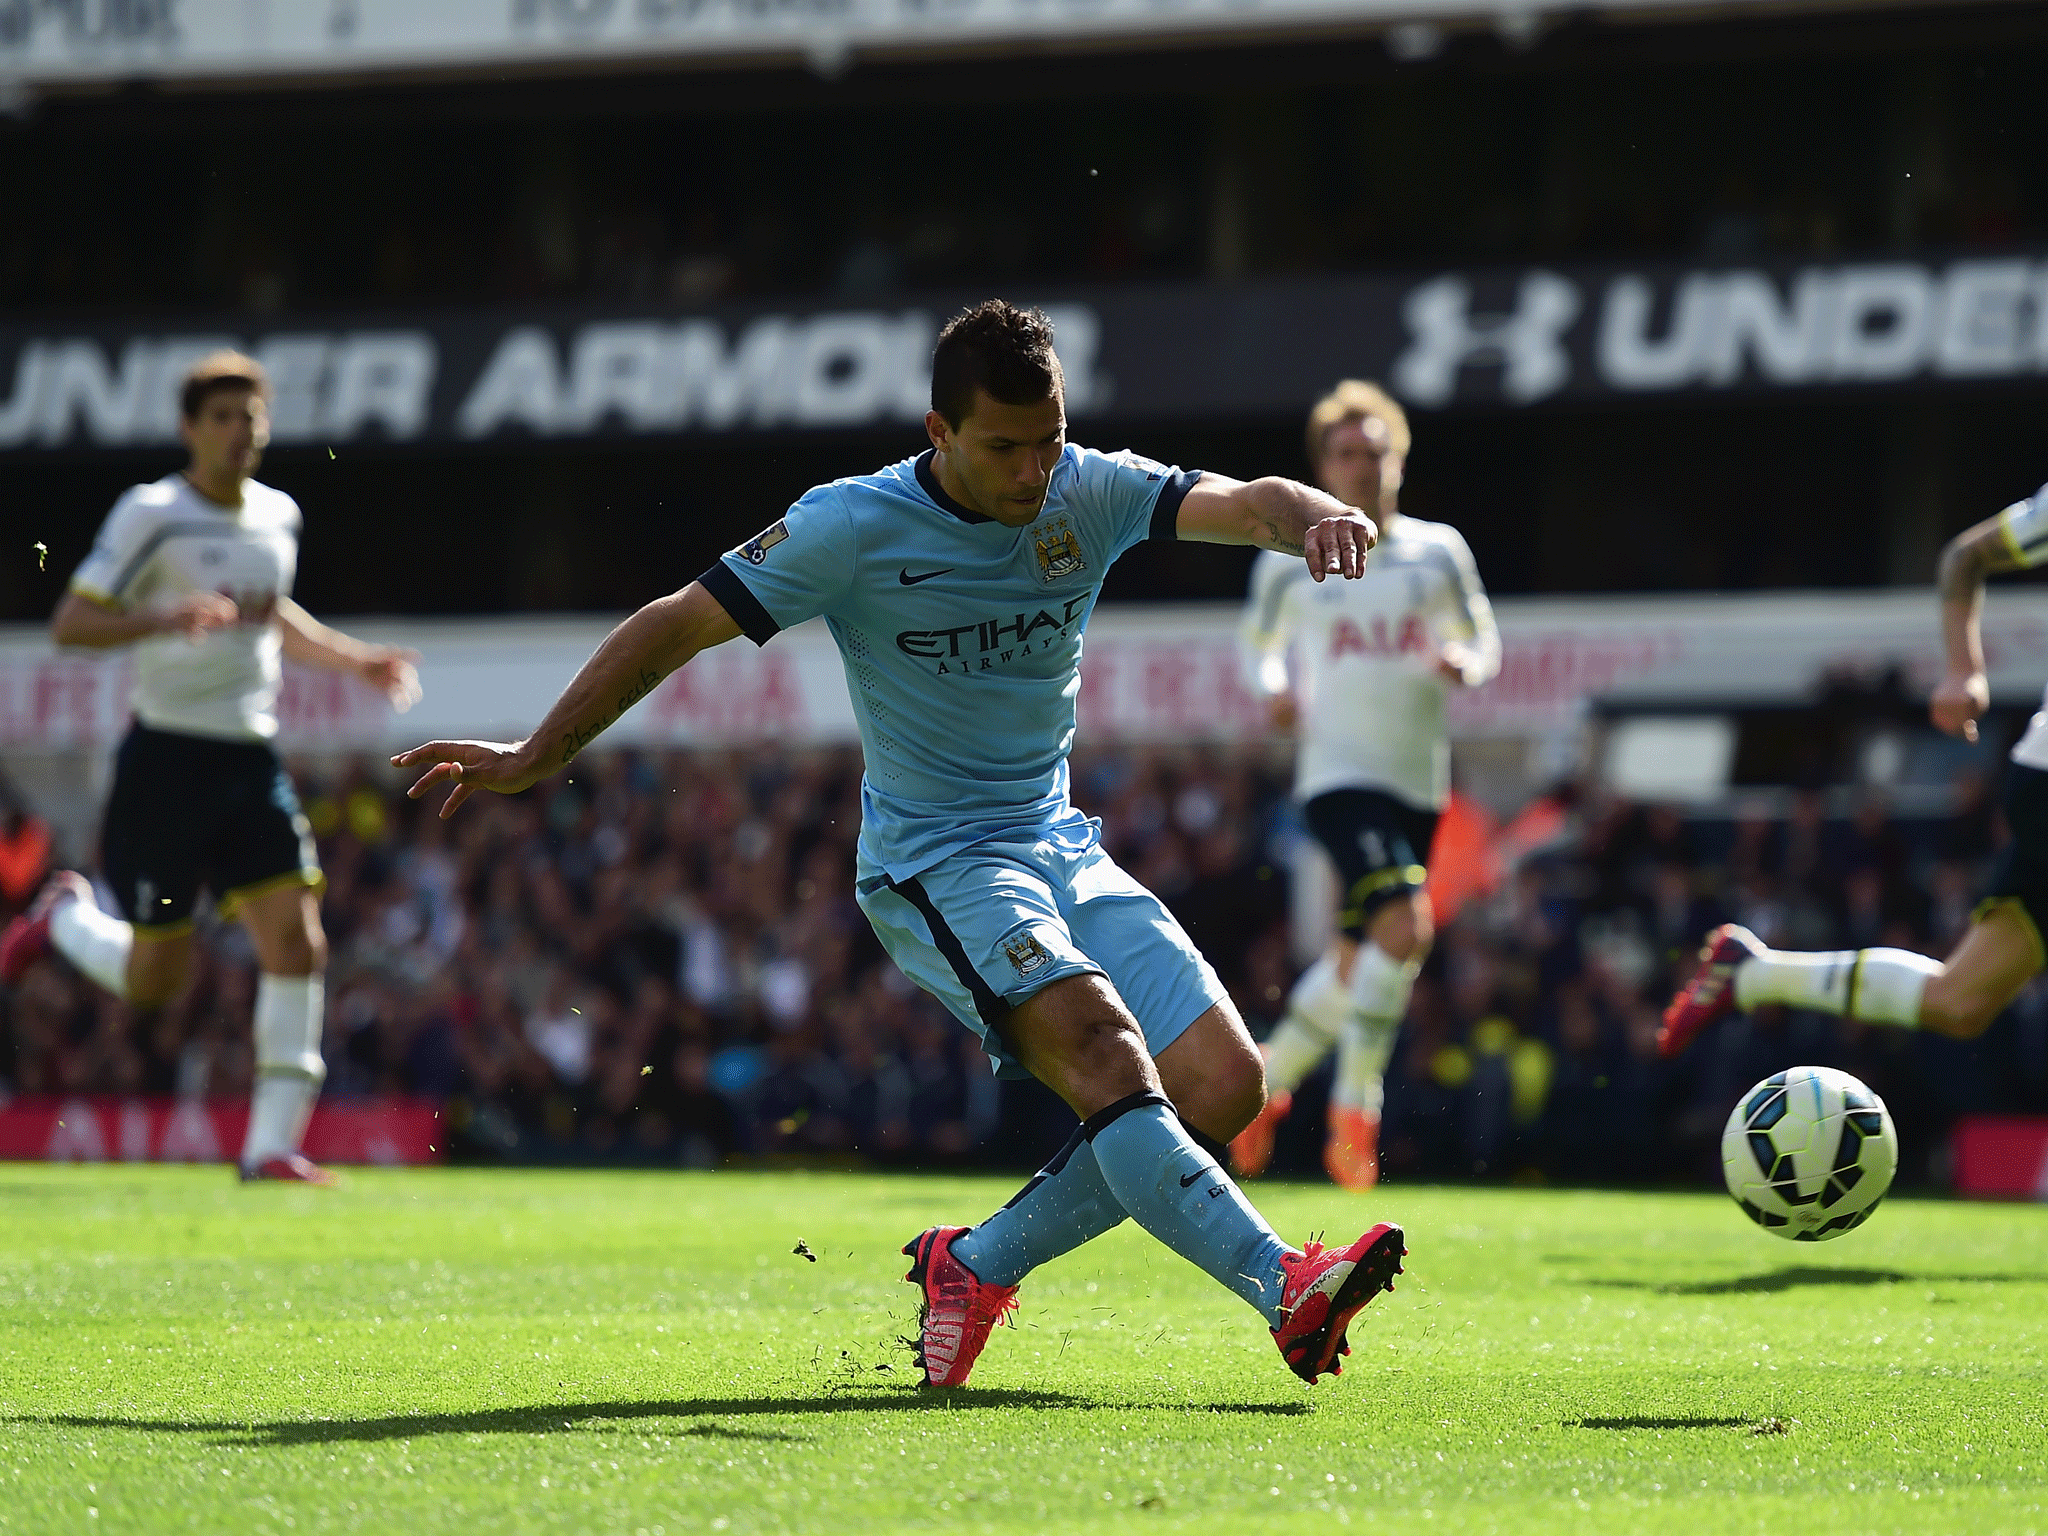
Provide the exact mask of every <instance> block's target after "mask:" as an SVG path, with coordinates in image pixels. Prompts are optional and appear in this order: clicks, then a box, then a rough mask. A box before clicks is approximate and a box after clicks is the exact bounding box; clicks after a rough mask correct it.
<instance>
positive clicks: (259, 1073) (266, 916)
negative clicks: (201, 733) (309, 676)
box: [210, 745, 332, 1183]
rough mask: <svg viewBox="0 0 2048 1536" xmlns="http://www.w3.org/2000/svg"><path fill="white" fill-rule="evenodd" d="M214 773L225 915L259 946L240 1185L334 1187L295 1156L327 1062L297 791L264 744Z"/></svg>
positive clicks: (322, 989)
mask: <svg viewBox="0 0 2048 1536" xmlns="http://www.w3.org/2000/svg"><path fill="white" fill-rule="evenodd" d="M232 750H233V753H234V754H235V756H234V758H233V760H232V761H231V762H230V761H227V760H225V759H224V761H223V766H222V768H221V769H220V773H221V777H222V780H223V783H224V785H225V786H226V787H227V790H228V792H229V814H228V816H227V817H226V820H225V826H224V829H223V831H222V833H221V835H220V837H219V839H218V840H217V842H216V844H215V846H214V848H213V850H212V859H211V861H210V862H211V863H212V866H213V871H212V873H213V879H214V884H215V888H216V889H217V890H220V891H221V892H222V895H221V897H220V911H221V915H222V916H223V917H226V918H230V919H234V920H238V921H239V922H240V923H241V924H242V926H243V927H244V928H245V929H246V930H247V931H248V934H249V940H250V943H251V944H252V945H253V946H254V948H255V950H256V968H257V973H258V974H257V978H256V1018H255V1037H256V1087H255V1091H254V1092H253V1093H252V1094H251V1096H250V1102H249V1129H248V1132H247V1134H246V1135H245V1136H244V1138H243V1141H242V1155H241V1159H240V1161H241V1169H242V1177H243V1178H245V1179H255V1178H266V1179H273V1178H274V1179H286V1180H291V1181H295V1182H304V1183H331V1182H332V1176H331V1175H329V1174H326V1173H324V1172H322V1171H321V1170H320V1169H319V1168H317V1167H315V1166H314V1165H313V1164H312V1163H310V1162H308V1161H307V1160H306V1159H305V1158H304V1157H302V1156H301V1155H300V1153H299V1147H300V1144H301V1143H302V1141H303V1140H304V1138H305V1134H306V1122H307V1121H308V1120H309V1119H310V1118H311V1117H312V1113H313V1105H314V1102H315V1101H316V1100H317V1099H318V1098H319V1097H320V1085H321V1083H322V1082H324V1081H325V1080H326V1077H327V1063H326V1061H325V1060H324V1059H323V1057H322V1056H321V1054H320V1038H321V1033H322V1030H323V1027H324V1025H325V1023H326V1019H327V982H326V971H327V936H326V933H325V932H324V931H323V929H322V928H321V924H320V899H319V892H320V891H321V890H322V889H323V888H324V886H325V884H326V879H325V877H324V876H323V875H322V874H321V873H320V859H319V854H318V852H317V850H316V849H315V848H314V845H313V836H312V829H311V827H310V826H309V825H308V824H307V822H306V818H305V815H304V813H303V812H302V811H300V809H299V800H298V794H297V792H296V791H295V790H294V789H293V787H292V782H291V780H290V778H289V777H287V776H286V774H285V772H284V769H283V768H282V766H280V765H279V763H278V761H277V759H276V757H275V755H274V754H272V753H271V751H270V750H269V748H267V747H258V746H242V745H236V746H235V747H234V748H233V749H232Z"/></svg>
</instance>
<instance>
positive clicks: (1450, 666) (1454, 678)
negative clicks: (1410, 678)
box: [1436, 640, 1479, 688]
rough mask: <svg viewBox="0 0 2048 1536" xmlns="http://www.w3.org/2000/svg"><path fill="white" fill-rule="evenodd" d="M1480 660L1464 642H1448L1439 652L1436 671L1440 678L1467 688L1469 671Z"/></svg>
mask: <svg viewBox="0 0 2048 1536" xmlns="http://www.w3.org/2000/svg"><path fill="white" fill-rule="evenodd" d="M1478 659H1479V658H1478V657H1477V656H1475V655H1473V653H1472V647H1471V646H1469V645H1467V644H1465V642H1464V641H1462V640H1446V641H1445V642H1444V648H1443V649H1442V650H1441V651H1439V652H1437V657H1436V670H1437V673H1438V675H1439V676H1441V677H1443V678H1444V679H1446V680H1447V681H1449V682H1453V683H1456V684H1457V685H1458V686H1459V687H1461V688H1462V687H1464V686H1465V679H1466V678H1467V677H1468V676H1469V675H1470V673H1469V671H1468V669H1469V668H1470V667H1471V666H1472V664H1473V663H1474V662H1476V661H1477V660H1478Z"/></svg>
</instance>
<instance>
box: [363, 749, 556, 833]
mask: <svg viewBox="0 0 2048 1536" xmlns="http://www.w3.org/2000/svg"><path fill="white" fill-rule="evenodd" d="M421 763H429V764H431V765H432V766H431V767H429V768H428V769H427V771H426V772H425V773H423V774H421V775H420V778H419V782H418V783H416V784H414V785H413V787H412V788H411V789H408V790H407V791H406V792H405V795H406V798H407V799H408V800H417V799H419V798H420V797H421V796H422V795H424V794H425V793H426V792H427V791H428V790H430V789H432V788H433V787H434V786H435V785H436V784H453V785H454V786H455V788H454V789H453V790H451V791H450V792H449V795H448V798H447V799H446V800H444V801H443V802H442V803H441V819H442V820H443V821H446V820H447V819H448V818H449V817H450V816H453V815H454V814H455V808H456V807H457V806H458V805H460V804H462V802H463V801H465V800H467V799H468V798H469V797H470V796H471V795H472V794H474V793H475V792H476V791H477V790H479V789H488V790H490V791H491V792H492V793H493V794H499V795H516V794H518V793H519V792H520V791H521V790H522V789H528V788H531V787H532V786H533V785H534V784H536V783H538V782H539V781H540V777H541V770H540V765H539V764H538V763H537V762H534V761H532V760H531V759H530V757H529V755H528V753H527V750H526V743H525V742H523V741H430V742H428V743H427V744H426V745H425V746H421V747H414V748H413V749H412V750H411V751H410V752H401V753H399V754H398V755H397V756H396V757H394V758H392V759H391V766H392V767H394V768H417V767H418V766H419V765H420V764H421Z"/></svg>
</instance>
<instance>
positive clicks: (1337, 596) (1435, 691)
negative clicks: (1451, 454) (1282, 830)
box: [1241, 516, 1500, 810]
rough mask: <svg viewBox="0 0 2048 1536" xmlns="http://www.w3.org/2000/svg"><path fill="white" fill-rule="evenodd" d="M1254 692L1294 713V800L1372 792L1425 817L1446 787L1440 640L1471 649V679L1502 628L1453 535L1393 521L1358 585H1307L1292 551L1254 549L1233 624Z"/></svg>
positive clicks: (1485, 674) (1476, 680)
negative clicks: (1292, 706) (1284, 697)
mask: <svg viewBox="0 0 2048 1536" xmlns="http://www.w3.org/2000/svg"><path fill="white" fill-rule="evenodd" d="M1241 640H1242V643H1243V647H1244V653H1245V660H1246V666H1247V670H1248V672H1249V674H1250V680H1251V683H1252V686H1253V688H1254V690H1255V691H1257V692H1258V693H1261V694H1264V695H1266V696H1268V697H1271V696H1273V695H1276V694H1280V693H1285V692H1287V691H1288V690H1289V688H1290V687H1291V688H1292V689H1293V691H1294V693H1295V695H1296V698H1297V700H1298V702H1299V705H1300V732H1301V750H1300V753H1299V755H1298V756H1297V758H1296V761H1295V773H1294V792H1295V794H1296V796H1297V797H1299V798H1300V799H1302V800H1311V799H1314V798H1315V797H1316V796H1317V795H1321V794H1326V793H1328V792H1329V791H1330V790H1333V789H1377V790H1380V791H1382V792H1384V793H1386V794H1390V795H1393V796H1395V797H1397V798H1398V799H1401V800H1405V801H1406V802H1408V803H1409V804H1410V805H1413V806H1416V807H1417V808H1419V809H1425V810H1440V809H1441V808H1442V807H1443V804H1444V802H1445V801H1446V800H1447V799H1449V797H1450V791H1451V746H1450V738H1449V735H1448V733H1447V730H1446V728H1445V724H1444V697H1445V694H1446V692H1447V691H1448V689H1449V688H1450V686H1451V685H1450V683H1449V681H1448V680H1447V679H1446V678H1444V677H1443V676H1442V674H1441V673H1439V672H1438V671H1437V661H1438V658H1439V657H1440V656H1441V654H1442V651H1443V647H1444V644H1445V643H1446V642H1447V641H1451V640H1459V641H1463V642H1464V643H1465V644H1466V645H1467V646H1468V647H1469V648H1470V650H1471V652H1472V659H1471V662H1470V664H1469V665H1468V666H1467V667H1466V669H1465V682H1466V683H1467V684H1468V685H1473V686H1476V685H1478V684H1480V683H1483V682H1485V681H1486V680H1487V679H1488V678H1490V677H1492V676H1493V675H1494V673H1496V672H1498V671H1499V670H1500V631H1499V630H1497V629H1496V628H1495V627H1494V622H1493V606H1492V604H1490V603H1488V602H1487V600H1486V589H1485V588H1484V587H1483V586H1481V585H1480V583H1479V568H1478V567H1477V566H1476V565H1474V564H1473V562H1472V551H1471V550H1470V549H1469V548H1467V547H1466V544H1465V541H1464V539H1463V538H1462V537H1460V536H1459V534H1458V531H1457V530H1456V529H1455V528H1452V527H1449V526H1448V525H1446V524H1444V523H1429V522H1424V521H1422V520H1421V519H1420V518H1414V517H1404V516H1395V517H1391V518H1388V519H1387V520H1386V522H1385V525H1384V526H1383V527H1382V529H1381V531H1380V541H1379V543H1378V545H1377V546H1375V547H1374V549H1373V552H1372V555H1371V558H1370V559H1368V560H1367V562H1366V567H1365V574H1364V575H1363V576H1361V577H1360V578H1359V579H1358V580H1356V581H1343V580H1339V579H1337V578H1335V577H1332V578H1329V579H1327V580H1324V581H1316V580H1314V579H1313V578H1312V577H1311V576H1310V575H1309V572H1308V565H1307V563H1306V562H1305V561H1303V560H1301V559H1300V558H1299V557H1298V556H1291V555H1281V554H1276V553H1274V552H1272V551H1270V550H1268V551H1264V552H1262V553H1261V554H1260V555H1259V557H1258V559H1257V560H1256V561H1255V562H1253V565H1252V582H1251V595H1250V599H1249V601H1248V602H1247V603H1246V606H1245V616H1244V624H1243V627H1242V630H1241Z"/></svg>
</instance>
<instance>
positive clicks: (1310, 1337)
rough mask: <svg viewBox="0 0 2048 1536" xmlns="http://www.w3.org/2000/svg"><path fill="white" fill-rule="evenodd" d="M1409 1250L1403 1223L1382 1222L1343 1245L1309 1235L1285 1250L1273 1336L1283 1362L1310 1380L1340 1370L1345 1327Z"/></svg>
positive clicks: (1387, 1283) (1389, 1285) (1346, 1345)
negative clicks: (1327, 1244)
mask: <svg viewBox="0 0 2048 1536" xmlns="http://www.w3.org/2000/svg"><path fill="white" fill-rule="evenodd" d="M1407 1252H1408V1248H1407V1245H1406V1243H1405V1241H1404V1239H1403V1234H1402V1232H1401V1229H1400V1228H1399V1227H1397V1226H1395V1225H1393V1224H1392V1223H1391V1222H1385V1221H1383V1222H1381V1223H1380V1224H1379V1225H1378V1226H1376V1227H1373V1228H1372V1229H1371V1230H1369V1231H1368V1232H1366V1233H1365V1234H1364V1235H1363V1236H1361V1237H1360V1238H1359V1239H1358V1241H1357V1242H1355V1243H1352V1244H1351V1245H1350V1246H1349V1247H1346V1248H1325V1247H1324V1246H1323V1245H1322V1244H1321V1243H1318V1242H1313V1241H1311V1242H1310V1243H1309V1245H1308V1246H1307V1247H1306V1248H1304V1249H1302V1251H1301V1252H1300V1253H1290V1254H1286V1255H1284V1256H1283V1257H1282V1258H1281V1260H1280V1265H1281V1268H1282V1269H1283V1270H1285V1271H1286V1276H1287V1278H1286V1282H1285V1284H1284V1285H1283V1286H1282V1288H1281V1291H1280V1317H1281V1322H1280V1326H1279V1327H1278V1328H1275V1329H1274V1330H1273V1342H1274V1343H1275V1344H1277V1345H1279V1346H1280V1357H1281V1358H1282V1359H1283V1360H1285V1361H1286V1362H1287V1368H1288V1369H1289V1370H1291V1371H1293V1372H1294V1374H1295V1375H1297V1376H1299V1377H1300V1378H1301V1379H1302V1380H1303V1381H1305V1382H1307V1383H1308V1384H1309V1385H1310V1386H1314V1385H1315V1382H1316V1378H1317V1377H1318V1376H1339V1375H1342V1374H1343V1371H1344V1367H1343V1365H1342V1364H1341V1363H1340V1362H1339V1361H1338V1359H1337V1357H1338V1356H1339V1355H1348V1354H1350V1353H1351V1343H1350V1341H1349V1340H1348V1339H1347V1338H1345V1336H1344V1331H1345V1329H1346V1328H1347V1327H1349V1326H1350V1323H1351V1319H1352V1318H1354V1317H1356V1316H1357V1315H1358V1313H1359V1311H1360V1310H1361V1309H1362V1308H1363V1307H1364V1306H1365V1304H1366V1303H1367V1302H1369V1301H1371V1300H1372V1299H1373V1297H1375V1296H1377V1295H1379V1293H1380V1292H1381V1291H1391V1290H1392V1289H1393V1288H1394V1276H1396V1275H1398V1274H1400V1273H1401V1260H1402V1258H1403V1256H1405V1255H1406V1254H1407Z"/></svg>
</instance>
